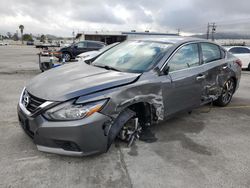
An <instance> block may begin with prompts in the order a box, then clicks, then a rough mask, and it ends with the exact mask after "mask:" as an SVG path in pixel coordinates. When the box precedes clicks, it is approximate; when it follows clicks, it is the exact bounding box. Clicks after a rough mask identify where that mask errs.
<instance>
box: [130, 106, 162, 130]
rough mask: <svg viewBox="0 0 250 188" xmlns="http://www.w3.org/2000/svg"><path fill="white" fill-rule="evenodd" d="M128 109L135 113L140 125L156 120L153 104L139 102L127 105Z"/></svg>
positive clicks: (149, 123)
mask: <svg viewBox="0 0 250 188" xmlns="http://www.w3.org/2000/svg"><path fill="white" fill-rule="evenodd" d="M127 108H129V109H130V110H132V111H134V112H135V113H136V116H137V117H138V119H139V122H140V124H141V125H147V126H149V125H151V124H152V122H153V121H154V120H156V118H157V117H156V110H155V108H154V106H153V105H151V104H150V103H147V102H139V103H135V104H132V105H130V106H128V107H127Z"/></svg>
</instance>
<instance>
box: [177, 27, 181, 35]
mask: <svg viewBox="0 0 250 188" xmlns="http://www.w3.org/2000/svg"><path fill="white" fill-rule="evenodd" d="M180 33H181V29H180V28H178V29H177V34H178V35H179V36H180Z"/></svg>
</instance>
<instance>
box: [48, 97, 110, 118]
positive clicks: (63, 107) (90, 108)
mask: <svg viewBox="0 0 250 188" xmlns="http://www.w3.org/2000/svg"><path fill="white" fill-rule="evenodd" d="M106 102H107V100H101V101H96V102H91V103H87V104H74V103H73V101H69V102H65V103H63V104H60V105H58V106H55V107H53V108H51V109H49V110H47V111H46V112H45V113H44V116H45V117H46V118H47V119H50V120H61V121H63V120H64V121H69V120H79V119H83V118H85V117H88V116H90V115H92V114H93V113H95V112H98V111H100V110H101V109H102V107H103V105H104V104H105V103H106Z"/></svg>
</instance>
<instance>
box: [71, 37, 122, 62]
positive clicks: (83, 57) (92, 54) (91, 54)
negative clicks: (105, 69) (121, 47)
mask: <svg viewBox="0 0 250 188" xmlns="http://www.w3.org/2000/svg"><path fill="white" fill-rule="evenodd" d="M119 43H120V42H115V43H113V44H110V45H108V46H105V47H103V48H101V49H100V50H93V51H89V52H84V53H81V54H79V55H78V56H76V60H77V61H81V62H84V61H85V62H87V61H90V60H92V59H94V58H96V57H97V56H99V55H101V54H103V53H104V52H106V51H108V50H109V49H111V48H113V47H114V46H116V45H118V44H119Z"/></svg>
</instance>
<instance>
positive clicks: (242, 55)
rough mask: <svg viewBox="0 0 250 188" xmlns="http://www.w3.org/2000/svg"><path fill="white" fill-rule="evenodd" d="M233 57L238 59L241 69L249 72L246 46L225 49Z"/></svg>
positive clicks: (248, 56) (249, 58) (249, 51)
mask: <svg viewBox="0 0 250 188" xmlns="http://www.w3.org/2000/svg"><path fill="white" fill-rule="evenodd" d="M227 50H228V51H229V52H231V53H232V54H233V55H234V56H236V57H238V58H239V59H240V60H241V62H242V68H243V69H245V68H247V69H248V70H250V49H249V48H248V47H246V46H232V47H230V48H227Z"/></svg>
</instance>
